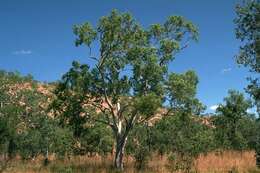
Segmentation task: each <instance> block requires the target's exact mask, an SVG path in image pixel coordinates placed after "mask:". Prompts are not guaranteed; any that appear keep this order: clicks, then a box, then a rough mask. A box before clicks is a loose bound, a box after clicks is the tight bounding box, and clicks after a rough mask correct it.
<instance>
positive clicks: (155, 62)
mask: <svg viewBox="0 0 260 173" xmlns="http://www.w3.org/2000/svg"><path fill="white" fill-rule="evenodd" d="M74 33H75V35H76V41H75V44H76V46H80V45H85V46H86V47H88V48H89V50H90V51H91V50H92V51H93V46H94V47H95V48H97V47H98V48H99V53H98V55H97V56H92V55H90V57H89V58H91V59H92V60H93V62H94V65H92V66H89V65H86V64H83V65H81V64H80V63H78V62H73V66H72V68H71V69H70V70H69V71H68V72H67V73H66V74H65V75H64V76H63V78H62V80H61V81H60V83H59V85H58V87H57V90H56V92H55V93H56V96H57V99H56V101H55V102H54V105H56V107H57V108H60V109H57V110H58V111H56V112H57V113H58V114H61V115H65V116H61V117H63V119H64V122H66V123H69V124H71V125H72V126H73V125H74V127H75V129H77V130H79V131H81V130H82V129H84V124H85V123H86V122H88V121H93V122H101V123H104V124H106V125H107V127H110V128H111V129H112V132H113V136H114V141H115V143H116V152H115V159H114V166H115V167H116V168H119V169H123V155H124V150H125V145H126V142H127V137H128V135H129V132H130V131H131V130H132V129H133V127H134V126H135V125H137V124H142V123H146V122H147V121H149V119H151V118H152V117H153V116H155V115H157V114H158V113H160V114H162V116H163V114H164V113H165V114H167V113H169V112H170V111H172V110H173V109H170V108H169V109H167V110H169V111H165V105H167V106H169V105H172V104H168V103H169V102H171V99H170V95H169V94H170V92H168V90H169V88H170V86H168V85H170V83H169V82H168V81H169V75H170V72H169V70H168V68H169V64H170V63H171V62H172V61H173V60H174V58H175V55H176V54H177V53H179V52H181V51H182V50H183V49H184V48H185V47H187V45H188V43H189V41H190V40H197V37H198V32H197V29H196V27H195V26H194V25H193V24H192V23H191V22H190V21H188V20H186V19H184V18H183V17H181V16H170V17H168V18H167V20H166V21H165V23H163V24H153V25H151V26H149V27H146V28H144V27H142V26H141V25H140V24H139V23H138V22H137V21H136V20H135V19H134V18H133V17H132V16H131V15H130V14H129V13H120V12H118V11H116V10H113V11H112V12H111V14H109V15H108V16H104V17H102V18H100V20H99V22H98V24H97V26H96V27H93V26H92V25H91V24H90V23H88V22H86V23H83V24H81V25H75V26H74ZM74 106H75V107H78V108H77V109H75V107H74ZM75 124H77V125H75Z"/></svg>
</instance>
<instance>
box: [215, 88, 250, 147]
mask: <svg viewBox="0 0 260 173" xmlns="http://www.w3.org/2000/svg"><path fill="white" fill-rule="evenodd" d="M228 94H229V95H228V96H227V97H225V98H224V101H225V104H220V105H219V107H218V108H217V110H216V112H217V114H218V116H217V117H216V118H215V120H214V125H215V126H216V134H217V139H218V140H219V145H221V146H222V147H224V148H225V147H227V148H232V149H237V150H242V149H244V148H247V141H246V138H245V137H244V136H243V134H242V133H241V131H240V129H238V127H239V125H240V124H241V121H243V119H244V118H247V117H249V114H248V113H247V110H248V109H249V108H251V102H250V101H249V100H246V99H245V98H244V96H243V94H242V93H239V92H238V91H234V90H230V91H229V92H228Z"/></svg>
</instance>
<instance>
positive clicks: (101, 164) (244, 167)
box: [5, 151, 260, 173]
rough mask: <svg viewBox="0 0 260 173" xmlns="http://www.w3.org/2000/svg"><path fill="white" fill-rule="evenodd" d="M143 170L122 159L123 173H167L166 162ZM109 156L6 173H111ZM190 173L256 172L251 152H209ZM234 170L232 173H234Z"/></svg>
mask: <svg viewBox="0 0 260 173" xmlns="http://www.w3.org/2000/svg"><path fill="white" fill-rule="evenodd" d="M152 158H153V159H152V160H150V161H149V164H148V166H147V168H145V169H143V170H141V171H137V170H136V169H134V161H133V159H132V158H131V157H126V158H125V171H124V172H125V173H136V172H142V173H170V172H171V171H170V170H169V169H167V164H168V162H167V159H166V158H165V157H162V158H161V157H158V156H155V155H154V156H153V157H152ZM112 160H113V158H112V156H107V157H106V158H102V157H99V156H95V157H87V156H77V157H73V158H72V159H70V160H64V161H58V160H53V161H52V162H51V164H50V165H49V166H47V167H43V166H42V162H41V161H40V159H38V160H35V161H27V162H23V161H21V160H16V161H13V162H12V163H11V165H10V167H9V168H8V169H7V170H6V171H5V172H6V173H38V172H41V173H51V172H53V173H83V172H84V173H114V172H115V171H114V170H113V169H112V166H111V163H112ZM193 170H195V172H199V173H228V172H230V173H231V170H233V172H232V173H237V172H239V173H247V172H251V173H260V171H259V170H258V171H257V170H256V167H255V158H254V152H253V151H245V152H234V151H225V152H222V153H220V152H211V153H209V154H207V155H201V156H200V157H199V158H198V159H197V160H196V161H195V165H194V168H193ZM235 171H236V172H235Z"/></svg>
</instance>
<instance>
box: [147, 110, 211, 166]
mask: <svg viewBox="0 0 260 173" xmlns="http://www.w3.org/2000/svg"><path fill="white" fill-rule="evenodd" d="M196 118H197V120H196ZM198 120H199V117H197V116H194V117H192V116H191V115H187V113H179V114H176V115H174V116H172V117H165V118H164V119H163V120H162V121H160V122H158V123H157V124H156V126H155V127H154V128H155V130H154V133H153V134H154V135H153V137H152V139H153V146H154V149H156V150H157V151H159V152H160V153H161V154H162V153H168V155H169V161H170V167H171V169H174V170H180V169H181V170H190V169H191V166H192V164H193V160H194V159H195V158H196V157H198V156H199V154H202V153H207V152H208V151H210V150H212V149H214V147H215V146H214V142H215V141H214V135H213V131H212V129H211V128H210V127H207V126H206V125H203V124H201V122H199V121H198Z"/></svg>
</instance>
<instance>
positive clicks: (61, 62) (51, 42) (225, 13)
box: [0, 0, 249, 112]
mask: <svg viewBox="0 0 260 173" xmlns="http://www.w3.org/2000/svg"><path fill="white" fill-rule="evenodd" d="M237 3H239V1H238V0H215V1H213V0H212V1H210V0H196V1H193V0H149V1H148V0H143V1H140V0H121V1H119V0H103V1H102V0H93V1H90V0H89V1H87V0H66V1H65V0H64V1H61V0H56V1H54V0H44V1H43V0H2V1H0V21H1V27H0V69H4V70H7V71H15V70H17V71H19V72H21V73H22V74H29V73H30V74H32V75H33V76H34V78H35V79H37V80H40V81H55V80H58V79H60V77H61V76H62V74H64V73H65V72H66V71H67V70H68V69H69V67H70V66H71V62H72V61H73V60H79V61H80V62H82V63H89V60H88V59H87V57H88V50H87V49H86V48H83V47H81V48H76V47H75V46H74V39H75V36H74V35H73V33H72V26H73V25H74V24H80V23H83V22H85V21H89V22H91V23H92V24H93V25H95V24H96V23H97V21H98V19H99V18H100V17H101V16H104V15H107V14H108V13H109V12H110V11H111V10H112V9H118V10H119V11H122V12H126V11H127V12H131V13H132V14H133V16H134V17H135V18H136V19H137V20H138V21H139V22H140V23H141V24H142V25H143V26H144V27H147V26H149V25H150V24H153V23H163V22H164V21H165V19H166V18H167V16H170V15H181V16H184V17H185V18H187V19H189V20H191V21H192V22H193V23H194V24H195V25H196V26H197V27H198V28H199V33H200V36H199V42H198V43H191V44H190V45H189V47H188V48H187V49H185V50H184V51H183V52H182V53H180V54H178V55H177V57H176V60H175V61H174V62H173V63H172V64H171V67H170V69H171V70H172V71H174V72H178V73H181V72H185V71H186V70H190V69H191V70H195V71H196V72H197V74H198V76H199V79H200V83H199V85H198V98H199V99H200V100H201V101H202V102H203V103H204V104H205V105H207V106H208V109H207V112H212V110H211V109H210V107H212V106H214V105H216V104H218V103H221V102H222V100H223V97H224V96H226V95H227V91H228V89H237V90H240V91H243V88H244V87H245V86H246V85H247V81H246V76H248V75H249V74H248V72H247V69H244V68H239V67H238V65H237V64H236V63H235V59H234V56H235V54H236V53H237V52H238V47H239V44H240V43H239V41H238V40H236V39H235V33H234V28H235V25H234V23H233V19H234V18H235V11H234V8H235V5H236V4H237Z"/></svg>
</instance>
